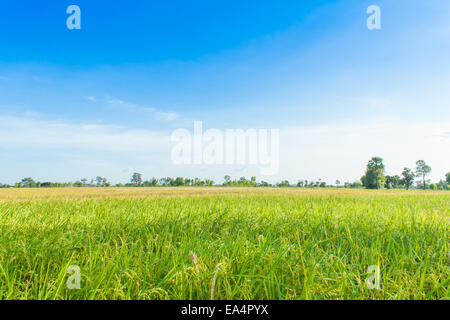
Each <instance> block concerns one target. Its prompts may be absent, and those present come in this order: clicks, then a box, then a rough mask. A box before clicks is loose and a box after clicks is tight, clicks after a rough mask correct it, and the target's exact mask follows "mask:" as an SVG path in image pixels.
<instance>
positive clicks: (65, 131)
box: [0, 116, 450, 183]
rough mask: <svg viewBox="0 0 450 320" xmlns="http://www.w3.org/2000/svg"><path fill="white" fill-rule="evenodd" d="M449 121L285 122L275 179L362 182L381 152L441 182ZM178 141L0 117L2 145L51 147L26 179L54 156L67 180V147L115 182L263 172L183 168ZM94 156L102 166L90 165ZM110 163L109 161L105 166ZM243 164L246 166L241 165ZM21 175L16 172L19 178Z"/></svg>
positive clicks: (449, 153)
mask: <svg viewBox="0 0 450 320" xmlns="http://www.w3.org/2000/svg"><path fill="white" fill-rule="evenodd" d="M449 128H450V123H449V122H444V121H443V122H439V123H404V122H400V121H397V122H394V121H393V122H389V123H388V122H386V121H372V122H370V123H361V124H341V125H331V126H325V125H319V126H308V127H289V128H284V129H283V128H282V129H281V130H280V174H279V175H278V176H276V177H273V178H270V179H267V180H268V181H270V182H274V181H279V180H280V179H288V180H289V181H290V182H291V183H294V182H296V181H297V180H299V179H308V180H316V179H319V178H321V179H323V180H324V181H327V182H328V183H334V182H335V180H336V179H339V180H340V181H341V182H344V181H354V180H358V179H359V178H360V177H361V175H362V174H363V172H364V169H365V165H366V163H367V161H368V160H369V159H370V158H371V157H372V156H381V157H383V158H384V160H385V164H386V171H387V174H400V173H401V171H402V169H403V167H410V168H414V167H415V162H416V161H417V160H420V159H423V160H425V161H427V163H428V164H429V165H431V167H432V168H433V171H432V174H431V175H430V178H431V179H432V180H433V181H438V180H439V179H443V178H444V175H445V173H446V172H449V171H450V167H449V165H448V164H449V162H448V159H449V158H450V134H449ZM243 129H248V128H243ZM172 146H173V144H172V142H171V141H170V133H165V132H160V131H152V130H134V129H127V128H123V127H120V126H114V125H99V124H74V123H68V122H63V121H48V120H37V119H32V118H27V117H18V116H17V117H11V116H0V148H1V149H3V150H5V149H7V150H11V152H8V154H9V155H12V156H14V154H17V157H19V158H20V159H24V158H26V159H30V161H32V159H33V158H34V157H33V155H34V154H35V152H37V151H39V152H44V153H45V154H46V153H47V152H48V154H49V155H48V159H47V158H45V159H44V160H36V161H37V162H35V163H34V166H33V167H31V166H29V165H28V162H27V163H26V164H22V167H17V168H16V169H15V170H17V173H13V172H8V174H10V175H11V176H12V177H16V176H17V178H18V177H20V176H21V175H23V173H24V172H28V175H31V176H38V175H40V176H41V177H44V178H45V177H46V176H50V175H51V174H52V173H51V172H49V170H50V169H48V168H50V167H51V165H52V163H53V162H54V163H53V164H54V165H55V166H57V165H59V167H58V168H59V169H58V170H60V172H59V171H58V172H59V173H58V174H59V177H60V179H63V178H65V177H66V176H67V175H68V174H69V173H67V169H65V167H64V166H61V165H60V164H58V163H57V160H54V156H55V155H59V154H61V155H62V154H64V153H70V154H71V155H73V158H74V159H76V158H77V157H78V158H80V159H84V160H83V161H84V163H85V164H83V165H81V164H77V163H78V162H76V161H78V160H76V161H75V160H73V161H75V162H74V163H73V164H71V165H72V167H71V168H74V167H76V166H77V165H78V166H79V168H78V169H77V170H78V171H77V172H79V174H80V175H84V174H83V172H93V171H95V170H97V171H98V170H99V168H102V165H99V163H100V164H101V163H109V164H108V168H110V169H108V170H109V171H108V172H107V173H103V175H105V176H107V177H109V178H111V179H112V180H115V181H117V179H119V181H121V180H120V179H122V176H125V177H126V176H127V174H128V173H129V172H131V171H134V170H138V172H142V173H143V174H144V175H147V176H148V175H150V176H163V175H164V176H177V175H182V176H199V177H212V178H213V179H214V180H216V181H220V179H221V178H222V177H223V176H224V175H225V174H231V175H233V177H234V176H235V175H239V176H240V175H247V176H248V177H249V176H250V175H256V176H257V175H258V172H259V170H258V168H253V167H248V168H247V167H245V166H244V167H242V168H237V167H229V166H183V167H182V168H181V167H177V166H174V165H172V163H171V161H170V153H171V149H172ZM3 150H2V151H3ZM50 154H52V155H53V156H51V155H50ZM19 155H20V156H19ZM5 161H6V160H5ZM89 163H94V165H92V166H91V167H90V165H89ZM23 166H25V167H23ZM127 166H132V167H133V168H135V169H131V168H130V169H128V170H127V173H126V174H125V173H124V172H123V170H124V168H126V167H127ZM13 167H15V164H11V166H10V168H13ZM103 167H105V168H106V166H105V165H103ZM238 169H242V171H240V172H237V171H236V170H238ZM51 170H54V169H51ZM55 170H56V169H55ZM64 170H66V171H64ZM71 170H72V169H71ZM74 170H75V169H74ZM105 170H106V169H105ZM52 172H53V171H52ZM55 174H56V173H55ZM114 175H115V176H114ZM14 179H15V178H11V181H14Z"/></svg>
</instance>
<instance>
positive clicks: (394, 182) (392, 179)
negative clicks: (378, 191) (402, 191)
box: [384, 175, 401, 189]
mask: <svg viewBox="0 0 450 320" xmlns="http://www.w3.org/2000/svg"><path fill="white" fill-rule="evenodd" d="M400 185H401V178H400V176H398V175H395V176H386V183H385V184H384V187H385V188H386V189H398V187H399V186H400Z"/></svg>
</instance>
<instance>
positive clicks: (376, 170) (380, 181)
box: [361, 157, 385, 189]
mask: <svg viewBox="0 0 450 320" xmlns="http://www.w3.org/2000/svg"><path fill="white" fill-rule="evenodd" d="M384 180H385V177H384V164H383V159H382V158H379V157H373V158H372V159H370V160H369V162H368V163H367V167H366V174H365V175H364V176H363V177H362V178H361V182H362V184H363V185H364V187H365V188H367V189H380V186H382V185H384Z"/></svg>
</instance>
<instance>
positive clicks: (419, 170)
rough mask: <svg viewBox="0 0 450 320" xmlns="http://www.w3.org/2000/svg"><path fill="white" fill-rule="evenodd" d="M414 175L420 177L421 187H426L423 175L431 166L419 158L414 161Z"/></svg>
mask: <svg viewBox="0 0 450 320" xmlns="http://www.w3.org/2000/svg"><path fill="white" fill-rule="evenodd" d="M416 166H417V167H416V175H417V177H422V181H423V189H424V190H425V189H426V182H425V177H426V176H427V175H428V174H429V173H430V172H431V167H430V166H429V165H427V164H426V163H425V161H424V160H419V161H417V162H416Z"/></svg>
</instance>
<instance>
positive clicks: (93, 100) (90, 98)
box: [86, 96, 97, 102]
mask: <svg viewBox="0 0 450 320" xmlns="http://www.w3.org/2000/svg"><path fill="white" fill-rule="evenodd" d="M86 99H88V100H89V101H92V102H97V98H95V97H94V96H87V97H86Z"/></svg>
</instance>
